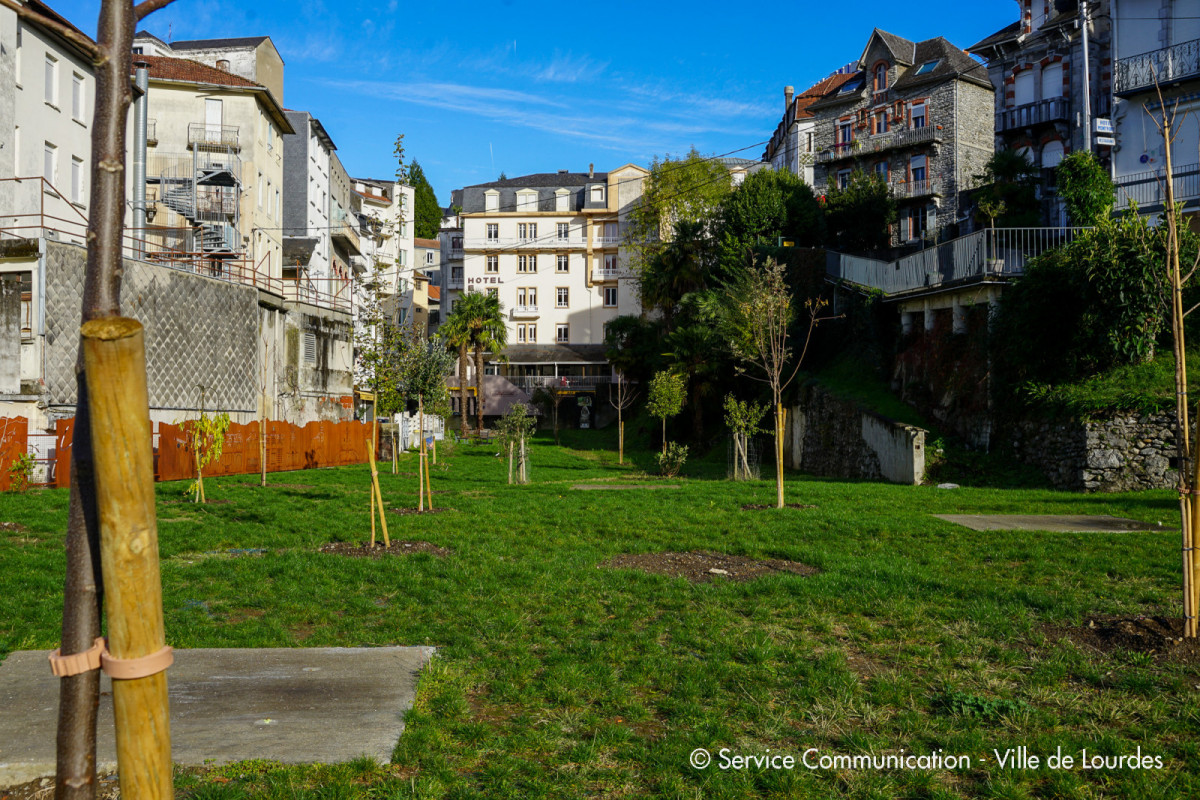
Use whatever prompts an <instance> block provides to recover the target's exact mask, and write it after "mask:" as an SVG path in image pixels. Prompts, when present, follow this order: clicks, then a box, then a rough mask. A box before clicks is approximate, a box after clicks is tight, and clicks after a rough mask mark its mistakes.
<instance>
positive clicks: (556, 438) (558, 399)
mask: <svg viewBox="0 0 1200 800" xmlns="http://www.w3.org/2000/svg"><path fill="white" fill-rule="evenodd" d="M561 402H562V398H561V397H559V396H558V395H557V394H556V395H555V397H554V444H556V445H557V444H558V443H559V442H558V405H559V403H561Z"/></svg>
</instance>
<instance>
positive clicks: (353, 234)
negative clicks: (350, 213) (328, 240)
mask: <svg viewBox="0 0 1200 800" xmlns="http://www.w3.org/2000/svg"><path fill="white" fill-rule="evenodd" d="M330 235H331V236H332V237H333V240H334V242H335V243H336V244H338V245H340V246H341V247H344V248H346V249H347V250H349V251H351V252H352V253H354V254H356V255H357V254H358V253H361V252H362V243H361V242H360V241H359V238H358V226H357V225H351V224H350V223H349V222H347V221H345V220H343V221H342V223H341V224H340V225H339V224H335V225H334V226H333V228H332V230H331V231H330Z"/></svg>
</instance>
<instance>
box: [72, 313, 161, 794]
mask: <svg viewBox="0 0 1200 800" xmlns="http://www.w3.org/2000/svg"><path fill="white" fill-rule="evenodd" d="M80 333H81V334H82V337H83V348H84V351H83V359H84V367H85V369H86V371H87V381H88V389H89V393H88V405H89V411H90V413H91V415H92V419H93V420H94V421H95V424H94V425H93V426H92V447H93V451H94V456H95V474H96V485H97V500H98V503H97V505H98V509H99V513H100V561H101V565H102V567H103V570H104V586H105V598H104V599H105V610H106V613H107V617H108V649H109V652H110V653H111V654H112V656H113V657H114V658H118V659H136V658H142V657H144V656H148V655H151V654H153V653H156V652H158V651H159V650H161V649H162V648H163V647H164V646H165V644H166V639H165V634H164V631H163V609H162V580H161V577H160V575H159V565H158V527H157V522H156V520H155V516H154V508H155V505H154V503H155V498H154V453H153V447H152V444H151V442H152V434H151V427H150V414H149V400H148V396H147V392H146V355H145V345H144V340H143V331H142V326H141V323H139V322H137V321H135V320H131V319H124V318H120V317H109V318H105V319H97V320H92V321H90V322H87V323H85V324H84V325H83V327H82V329H81V330H80ZM113 712H114V718H115V721H116V741H117V766H118V770H119V773H120V787H121V795H122V796H123V797H128V798H138V800H141V799H142V798H150V799H151V800H158V798H169V797H172V796H173V785H172V774H171V731H170V716H169V713H168V705H167V675H166V673H165V672H158V673H156V674H154V675H149V676H146V677H141V678H130V679H124V680H114V681H113Z"/></svg>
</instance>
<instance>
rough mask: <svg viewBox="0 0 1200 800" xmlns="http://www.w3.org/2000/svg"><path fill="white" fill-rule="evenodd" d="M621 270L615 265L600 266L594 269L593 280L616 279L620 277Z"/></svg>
mask: <svg viewBox="0 0 1200 800" xmlns="http://www.w3.org/2000/svg"><path fill="white" fill-rule="evenodd" d="M620 272H621V271H620V270H619V269H616V268H614V267H599V268H596V269H593V270H592V280H593V281H615V280H616V279H617V278H619V277H620Z"/></svg>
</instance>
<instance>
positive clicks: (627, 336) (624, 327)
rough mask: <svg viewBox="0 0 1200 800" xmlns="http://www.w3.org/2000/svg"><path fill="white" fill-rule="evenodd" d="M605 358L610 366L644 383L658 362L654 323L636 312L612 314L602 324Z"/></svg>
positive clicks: (656, 331) (659, 358)
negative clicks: (615, 315) (619, 314)
mask: <svg viewBox="0 0 1200 800" xmlns="http://www.w3.org/2000/svg"><path fill="white" fill-rule="evenodd" d="M604 347H605V351H604V357H605V358H607V359H608V361H609V363H610V364H612V365H613V369H615V370H617V371H618V372H621V373H623V374H625V375H628V376H630V377H631V378H632V379H633V380H635V381H637V382H639V383H644V382H645V381H647V380H649V378H650V376H651V375H652V374H653V373H654V371H655V369H656V368H657V367H658V362H659V361H661V348H660V347H659V346H658V330H657V326H656V325H655V323H653V322H651V321H650V320H647V319H645V318H643V317H641V316H638V315H636V314H623V315H621V316H619V317H613V318H612V319H611V320H609V323H608V324H607V325H605V326H604Z"/></svg>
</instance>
